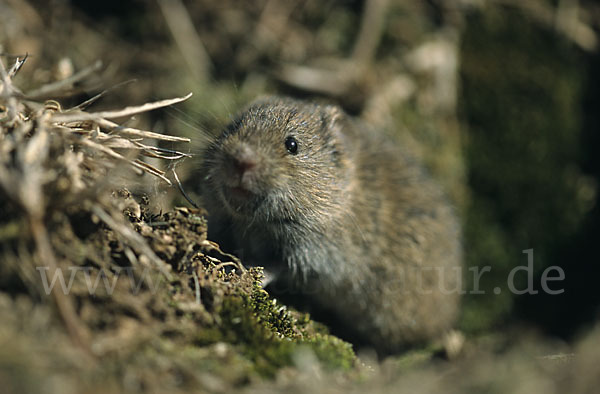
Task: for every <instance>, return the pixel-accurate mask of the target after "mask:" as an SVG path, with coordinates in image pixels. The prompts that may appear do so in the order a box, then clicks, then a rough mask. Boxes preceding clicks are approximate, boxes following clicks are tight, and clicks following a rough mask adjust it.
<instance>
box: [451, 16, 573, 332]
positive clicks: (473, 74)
mask: <svg viewBox="0 0 600 394" xmlns="http://www.w3.org/2000/svg"><path fill="white" fill-rule="evenodd" d="M461 55H462V70H461V78H462V93H463V95H462V100H461V110H462V114H463V117H464V118H465V121H466V124H467V126H468V131H467V136H466V137H467V138H466V140H467V141H468V142H467V145H466V146H465V154H466V157H465V158H466V162H467V166H468V173H469V175H468V178H469V179H468V181H469V187H470V189H471V202H470V204H469V206H468V207H467V212H466V218H465V226H464V228H465V230H464V231H465V243H466V245H465V246H466V248H465V249H466V262H467V266H468V267H484V266H489V267H490V268H491V272H490V273H487V274H485V275H484V276H483V277H482V280H481V282H480V288H481V290H483V291H484V292H485V294H484V295H474V294H470V295H469V294H468V295H467V297H466V300H465V312H464V319H463V328H465V329H467V330H479V329H484V328H489V327H490V326H491V325H492V324H494V323H497V322H498V321H500V320H502V319H504V318H506V316H507V313H508V312H509V311H511V308H512V306H513V304H514V302H515V299H516V298H515V296H514V295H513V294H511V292H509V291H508V288H507V279H508V275H509V272H510V270H511V269H512V268H514V267H515V266H517V265H526V264H527V258H526V256H525V255H524V254H523V253H522V251H523V250H525V249H534V259H535V260H534V269H535V274H536V278H535V280H534V286H535V287H536V289H537V290H539V283H540V282H539V274H540V273H541V271H543V269H544V268H546V267H548V266H551V265H561V264H562V263H563V262H562V261H560V260H559V258H558V255H559V251H560V250H561V248H562V247H564V244H565V242H566V241H567V240H568V239H569V237H570V236H571V235H572V234H573V233H574V232H575V231H576V230H577V228H578V226H579V225H580V224H581V222H582V218H583V215H584V209H583V208H582V207H583V206H584V204H583V201H582V200H581V196H580V195H579V194H578V189H577V183H578V182H579V180H580V177H581V173H580V170H579V167H578V163H577V157H578V150H579V143H580V134H581V131H580V118H581V114H580V110H579V104H580V100H581V99H582V93H581V87H582V85H583V83H584V81H583V78H584V77H583V76H582V73H581V71H580V70H581V66H582V64H583V63H582V60H581V56H580V54H579V53H578V52H577V50H576V49H575V48H574V47H572V46H571V45H570V44H568V43H566V42H565V41H563V40H562V39H561V38H560V37H559V36H558V35H557V34H556V33H554V32H552V31H549V30H545V29H543V28H542V27H540V26H539V25H537V24H535V23H533V22H532V21H531V20H528V19H527V18H525V17H524V16H523V15H522V14H520V13H519V12H518V11H515V10H509V9H504V8H501V7H499V8H494V9H489V10H487V11H485V12H483V13H475V14H473V15H471V16H470V18H469V19H468V23H467V28H466V31H465V33H464V40H463V45H462V53H461ZM469 277H471V278H472V275H468V276H467V278H468V279H470V278H469ZM516 279H517V283H515V285H516V288H518V289H523V288H524V287H526V282H525V279H526V278H525V276H524V275H521V276H519V277H517V278H516ZM468 285H469V287H468V288H469V289H472V285H473V283H472V281H469V283H468ZM495 288H498V289H499V290H500V292H501V293H500V294H495V293H494V291H493V290H494V289H495Z"/></svg>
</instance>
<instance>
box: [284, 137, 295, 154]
mask: <svg viewBox="0 0 600 394" xmlns="http://www.w3.org/2000/svg"><path fill="white" fill-rule="evenodd" d="M285 149H287V151H288V152H290V153H291V154H292V155H295V154H296V153H298V142H297V141H296V139H295V138H294V137H287V138H286V139H285Z"/></svg>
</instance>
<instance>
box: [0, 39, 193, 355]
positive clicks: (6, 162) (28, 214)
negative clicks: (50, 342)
mask: <svg viewBox="0 0 600 394" xmlns="http://www.w3.org/2000/svg"><path fill="white" fill-rule="evenodd" d="M0 52H2V51H1V50H0ZM25 60H26V58H20V59H19V58H17V59H16V61H15V63H14V65H13V66H12V67H10V68H9V69H6V67H5V65H4V63H3V62H2V59H0V199H5V198H6V199H7V200H8V201H10V202H11V203H12V206H15V207H18V209H19V213H18V214H19V215H22V216H23V217H24V218H25V219H26V220H25V221H24V223H26V225H27V227H28V229H27V232H28V234H30V239H31V242H32V244H33V245H34V246H35V253H36V258H35V259H31V260H28V262H29V263H30V264H38V265H41V266H43V267H45V268H46V269H47V270H48V274H49V275H50V277H54V273H55V272H56V270H57V269H58V268H59V263H60V261H59V258H58V257H57V255H56V253H55V252H56V251H55V250H54V249H53V245H52V242H51V237H50V235H49V231H48V229H47V228H46V225H45V220H46V218H47V215H48V213H49V212H50V211H51V210H52V209H56V205H60V201H58V202H57V201H54V200H57V198H56V197H54V198H53V196H51V195H49V193H47V189H48V188H51V189H54V190H64V189H65V188H66V190H65V194H70V195H72V196H76V197H75V199H77V196H79V197H81V200H80V201H81V203H83V201H88V202H90V203H91V209H90V211H91V212H93V213H94V215H96V216H97V217H98V218H99V219H100V220H101V221H102V222H104V223H105V224H106V225H107V226H108V227H109V228H111V229H112V230H113V231H114V232H115V233H117V234H119V235H120V236H121V238H122V239H123V242H124V243H126V244H128V245H129V247H131V248H132V249H133V250H135V251H136V252H138V253H139V254H141V255H144V256H146V257H147V258H148V260H149V261H150V262H151V263H152V264H153V265H154V266H156V267H157V268H158V269H159V271H160V272H161V273H162V274H163V275H164V276H165V277H166V278H167V279H168V280H170V279H171V276H170V273H169V270H168V268H170V267H167V266H166V264H165V263H164V262H163V261H162V260H161V259H160V258H158V257H157V256H156V254H155V253H154V252H153V251H152V249H151V248H150V247H149V246H148V245H147V243H146V242H145V240H144V239H143V237H141V236H140V235H139V234H137V233H136V232H135V231H133V230H132V229H131V228H129V227H127V226H126V225H125V224H124V220H123V218H122V217H121V218H120V219H119V218H118V216H119V214H120V212H115V209H114V207H106V206H103V205H106V204H104V203H103V202H102V201H100V200H99V197H98V196H97V195H96V196H94V197H91V198H90V192H89V191H90V190H94V188H97V187H98V185H99V184H103V182H104V181H103V179H104V178H105V177H106V176H107V174H108V173H109V171H110V170H111V169H112V168H115V167H118V166H119V165H121V166H122V164H125V165H127V166H130V167H131V168H133V169H135V170H137V172H138V173H148V174H151V175H153V176H156V177H158V178H160V179H161V180H163V181H164V182H165V183H167V184H168V185H171V181H170V180H169V179H168V178H167V177H166V176H165V172H164V171H163V170H161V169H159V168H156V167H155V166H153V165H151V164H149V163H147V162H144V161H142V160H141V159H140V158H139V156H147V157H152V158H159V159H163V160H178V159H181V158H183V157H186V156H188V155H187V154H185V153H183V152H179V151H174V150H168V149H162V148H158V147H155V146H151V145H150V144H148V143H145V142H143V141H145V140H152V141H170V142H189V141H190V140H189V139H188V138H181V137H175V136H169V135H163V134H159V133H155V132H151V131H146V130H140V129H135V128H132V127H122V126H121V125H119V124H118V123H116V122H114V121H112V120H109V119H115V118H125V117H130V116H132V115H135V114H139V113H142V112H147V111H150V110H153V109H157V108H161V107H166V106H169V105H173V104H176V103H179V102H181V101H184V100H186V99H188V98H189V97H190V96H191V93H190V94H188V95H186V96H184V97H180V98H174V99H169V100H161V101H157V102H151V103H146V104H143V105H140V106H131V107H126V108H123V109H120V110H116V111H103V112H95V113H93V112H86V111H84V110H82V109H81V108H82V107H83V105H80V106H76V107H74V108H71V109H63V108H61V106H60V104H59V103H58V102H56V101H53V100H49V101H45V102H41V101H39V99H40V98H45V97H52V96H53V95H54V94H56V95H57V96H58V95H61V94H64V92H65V91H69V90H70V89H71V88H72V87H73V84H74V83H75V82H78V81H80V80H82V79H84V78H85V77H87V76H89V75H90V74H92V73H93V72H95V71H97V70H98V69H99V68H100V66H101V63H99V62H98V63H96V64H94V65H92V66H91V67H88V68H86V69H84V70H81V71H80V72H78V73H76V74H74V75H73V76H72V77H70V78H67V79H65V80H62V81H59V82H55V83H50V84H47V85H44V86H42V87H40V88H38V89H35V90H33V91H31V92H28V93H23V92H21V90H19V89H18V88H17V87H15V86H14V85H13V83H12V78H13V77H14V75H15V74H16V73H17V72H18V71H19V69H20V68H21V67H22V66H23V64H24V63H25ZM101 95H102V93H101ZM92 100H93V99H92ZM88 101H91V100H88ZM86 103H87V102H86ZM57 152H58V153H57ZM58 174H62V175H61V176H62V178H61V179H60V181H59V175H58ZM65 174H66V176H65ZM61 185H62V186H61ZM65 185H66V186H65ZM61 187H62V189H61ZM0 220H2V218H0ZM25 260H27V259H25ZM34 261H35V262H34ZM32 268H33V269H34V270H35V267H32ZM35 285H37V286H41V284H40V283H36V284H35ZM50 295H51V297H52V300H53V302H54V303H55V304H56V308H57V310H58V312H59V315H60V317H61V319H62V320H63V323H64V325H65V328H66V329H67V331H68V333H69V335H70V337H71V338H72V339H73V341H74V343H75V344H77V345H78V346H79V347H80V348H82V349H83V350H84V351H85V352H86V353H87V354H89V355H91V354H92V352H91V349H90V345H89V338H90V334H89V332H88V330H87V327H85V325H84V324H82V323H81V322H80V320H79V317H78V315H77V313H76V312H75V308H74V305H73V304H72V301H71V299H70V298H69V297H68V296H67V294H65V293H63V292H62V291H61V290H60V287H58V286H56V287H53V288H52V290H51V294H50Z"/></svg>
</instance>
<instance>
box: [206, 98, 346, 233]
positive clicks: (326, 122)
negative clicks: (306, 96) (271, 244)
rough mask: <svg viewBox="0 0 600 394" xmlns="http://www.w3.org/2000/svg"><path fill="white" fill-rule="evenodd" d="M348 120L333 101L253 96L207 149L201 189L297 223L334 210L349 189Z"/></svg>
mask: <svg viewBox="0 0 600 394" xmlns="http://www.w3.org/2000/svg"><path fill="white" fill-rule="evenodd" d="M344 123H345V116H344V115H343V113H342V112H341V110H339V109H338V108H337V107H333V106H321V105H316V104H309V103H304V102H302V101H298V100H293V99H287V98H266V99H261V100H258V101H256V102H254V103H253V104H251V105H250V106H249V107H248V108H247V109H246V110H245V111H243V112H242V113H240V114H239V115H238V116H237V117H236V118H235V119H234V120H233V122H232V123H231V124H229V126H227V127H226V128H225V130H224V131H223V133H222V134H221V135H220V136H219V137H218V138H217V139H216V140H215V141H214V142H213V143H212V144H211V146H210V147H209V148H208V149H207V151H206V152H205V157H204V166H203V172H204V174H203V176H204V177H205V181H204V182H203V185H204V186H203V187H204V190H203V195H204V196H205V198H207V199H211V200H213V203H215V204H218V205H220V206H221V207H222V209H223V210H224V211H225V212H228V213H229V214H230V215H231V216H232V217H233V218H235V219H241V220H244V219H245V220H248V221H258V222H275V223H284V222H298V223H300V222H302V221H307V220H314V218H317V216H318V215H323V214H324V212H331V210H332V209H335V207H336V206H338V205H339V204H343V199H344V198H345V197H347V196H344V195H343V193H344V190H345V189H346V188H347V183H348V180H349V172H350V166H351V162H350V160H349V158H348V152H347V150H348V141H346V139H347V138H346V137H345V135H344V133H343V128H344ZM317 219H318V218H317Z"/></svg>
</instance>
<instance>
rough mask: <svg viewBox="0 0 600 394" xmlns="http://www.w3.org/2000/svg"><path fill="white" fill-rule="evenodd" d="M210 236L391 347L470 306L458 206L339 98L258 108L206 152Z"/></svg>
mask: <svg viewBox="0 0 600 394" xmlns="http://www.w3.org/2000/svg"><path fill="white" fill-rule="evenodd" d="M201 171H202V178H201V188H202V198H203V201H204V204H205V207H206V209H207V211H208V213H209V238H211V239H214V240H215V241H217V242H220V243H223V244H225V245H228V246H229V247H230V248H233V249H235V250H237V251H238V252H239V253H240V255H241V256H240V257H241V258H242V261H243V262H245V263H246V264H250V265H259V266H264V267H265V269H266V271H267V272H269V273H271V274H273V275H274V279H273V282H272V283H271V285H270V286H271V287H272V288H273V289H276V290H277V291H279V292H281V291H287V292H288V293H293V294H295V295H297V296H299V297H301V298H303V299H304V300H308V301H309V304H312V305H315V306H316V307H317V308H318V309H319V310H321V311H325V312H326V315H327V316H329V318H330V319H332V321H334V322H337V324H336V325H337V326H342V327H343V329H344V331H346V332H347V333H349V334H348V335H349V336H350V337H352V338H358V340H359V341H360V342H361V343H362V344H367V345H369V346H371V347H373V348H374V349H375V350H377V352H378V353H380V354H389V353H394V352H397V351H400V350H402V349H404V348H406V347H407V346H409V345H412V344H415V343H419V342H424V341H428V340H431V339H435V338H437V337H438V336H441V335H442V334H444V333H445V332H446V331H447V330H448V329H450V328H451V326H452V324H453V322H454V320H455V317H456V315H457V310H458V306H459V293H460V277H461V272H460V268H461V259H462V256H461V234H460V226H459V222H458V220H457V217H456V215H455V213H454V210H453V208H452V207H451V205H450V204H449V202H448V200H447V198H446V197H445V196H444V193H443V192H442V190H441V189H440V187H439V186H438V185H437V184H436V183H435V182H434V181H433V180H432V178H431V177H430V176H429V175H428V173H427V172H426V171H425V170H424V168H423V166H422V164H421V163H420V162H419V161H418V160H417V159H416V158H415V157H414V156H413V155H411V154H410V153H409V152H407V151H406V150H405V149H403V147H402V146H400V145H399V143H398V142H397V141H395V140H394V139H392V138H391V137H390V136H388V135H387V134H386V133H384V132H383V131H380V130H376V129H371V128H369V127H368V126H367V125H365V124H364V123H361V121H359V120H357V119H355V118H353V117H351V116H349V115H347V114H345V113H344V112H343V110H341V109H340V108H339V107H337V106H333V105H320V104H315V103H311V102H306V101H301V100H296V99H291V98H283V97H267V98H261V99H258V100H257V101H255V102H253V103H252V104H250V105H249V106H248V107H247V108H246V109H245V110H243V111H242V112H241V113H239V114H238V115H237V116H236V117H235V118H234V120H233V121H232V122H231V123H230V124H229V125H228V126H227V127H226V128H225V129H224V131H223V132H222V133H221V134H220V135H219V136H218V137H216V138H215V139H214V140H213V141H212V142H211V143H210V145H209V146H208V148H207V149H206V150H205V152H204V155H203V164H202V169H201Z"/></svg>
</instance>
